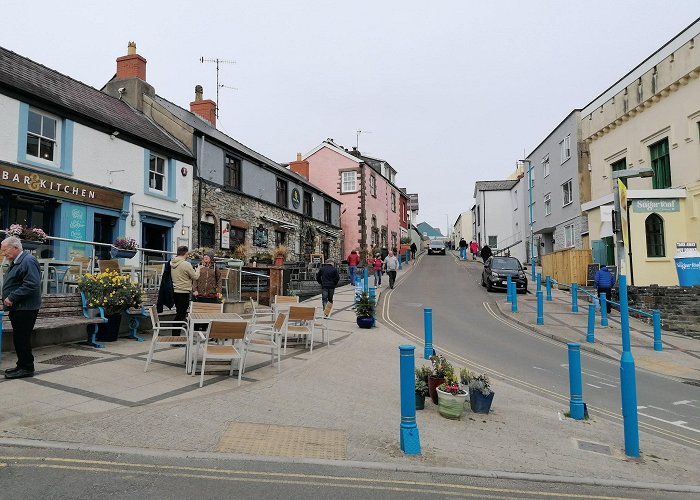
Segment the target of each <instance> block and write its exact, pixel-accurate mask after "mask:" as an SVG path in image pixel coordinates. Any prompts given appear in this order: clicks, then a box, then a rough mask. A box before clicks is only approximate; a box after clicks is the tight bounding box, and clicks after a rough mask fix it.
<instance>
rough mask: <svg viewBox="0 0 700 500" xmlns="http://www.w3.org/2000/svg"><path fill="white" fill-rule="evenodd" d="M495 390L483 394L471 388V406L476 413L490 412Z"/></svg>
mask: <svg viewBox="0 0 700 500" xmlns="http://www.w3.org/2000/svg"><path fill="white" fill-rule="evenodd" d="M494 394H495V393H494V392H491V394H489V395H488V396H484V395H483V394H481V391H479V390H473V389H470V390H469V406H471V409H472V411H473V412H474V413H488V412H489V411H491V403H492V402H493V396H494Z"/></svg>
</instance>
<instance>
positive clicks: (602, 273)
mask: <svg viewBox="0 0 700 500" xmlns="http://www.w3.org/2000/svg"><path fill="white" fill-rule="evenodd" d="M593 284H594V285H595V288H596V290H597V291H598V298H599V299H600V294H601V293H604V294H605V305H606V306H607V307H606V310H607V312H608V314H610V311H612V304H611V303H610V300H612V297H611V292H612V287H614V286H615V276H614V275H613V273H611V272H610V269H608V268H607V266H606V265H605V264H602V265H601V266H600V269H598V270H597V271H596V273H595V277H594V278H593Z"/></svg>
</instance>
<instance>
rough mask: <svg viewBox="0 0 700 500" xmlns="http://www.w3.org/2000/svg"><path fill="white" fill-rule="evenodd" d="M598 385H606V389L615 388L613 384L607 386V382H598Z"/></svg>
mask: <svg viewBox="0 0 700 500" xmlns="http://www.w3.org/2000/svg"><path fill="white" fill-rule="evenodd" d="M598 383H599V384H603V385H607V386H608V387H617V386H616V385H615V384H608V383H607V382H598Z"/></svg>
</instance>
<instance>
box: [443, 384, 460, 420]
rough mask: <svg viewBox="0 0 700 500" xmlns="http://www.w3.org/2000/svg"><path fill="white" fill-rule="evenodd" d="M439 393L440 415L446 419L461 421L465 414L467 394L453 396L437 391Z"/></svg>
mask: <svg viewBox="0 0 700 500" xmlns="http://www.w3.org/2000/svg"><path fill="white" fill-rule="evenodd" d="M437 393H438V411H439V412H440V415H442V416H443V417H445V418H451V419H453V420H459V419H460V417H461V416H462V414H463V413H464V402H465V401H466V400H467V394H466V393H465V394H451V393H449V392H445V391H441V390H440V389H437Z"/></svg>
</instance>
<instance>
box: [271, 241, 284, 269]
mask: <svg viewBox="0 0 700 500" xmlns="http://www.w3.org/2000/svg"><path fill="white" fill-rule="evenodd" d="M272 255H274V256H275V265H276V266H282V265H283V264H284V260H285V259H286V258H287V247H286V245H277V246H276V247H275V248H274V250H272Z"/></svg>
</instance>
